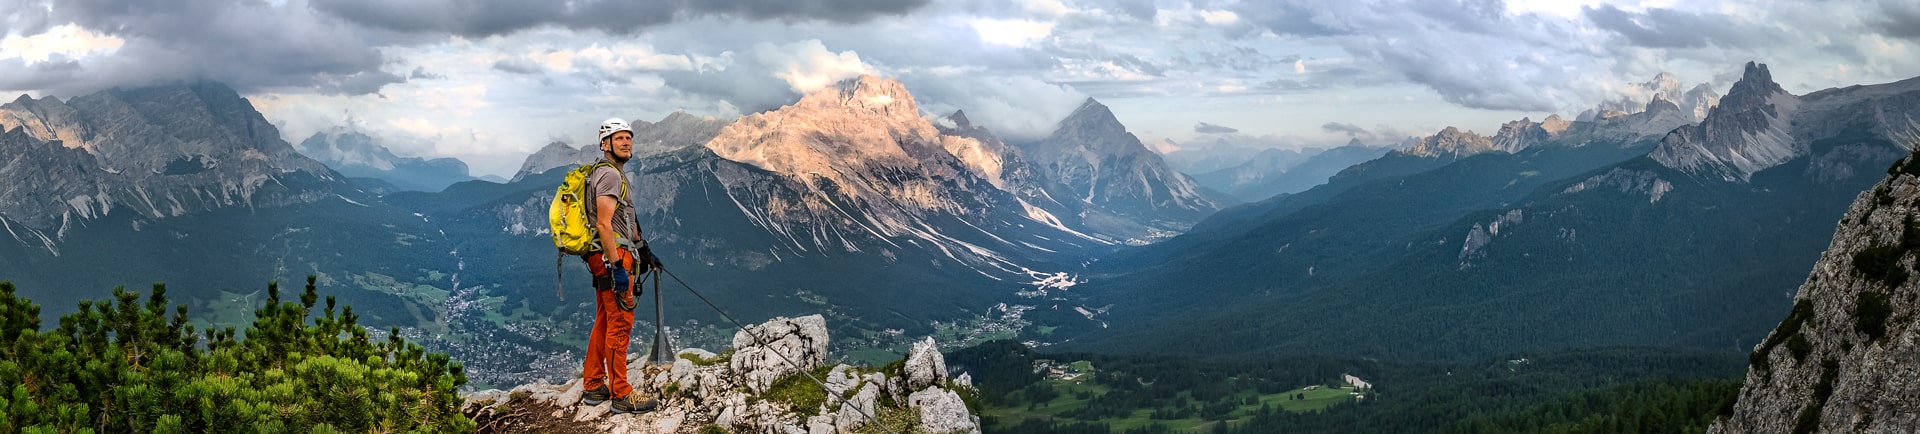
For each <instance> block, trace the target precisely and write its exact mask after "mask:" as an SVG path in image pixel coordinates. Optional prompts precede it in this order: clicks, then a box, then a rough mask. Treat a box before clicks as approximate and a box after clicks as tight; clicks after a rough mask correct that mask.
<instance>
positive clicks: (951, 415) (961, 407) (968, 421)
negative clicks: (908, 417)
mask: <svg viewBox="0 0 1920 434" xmlns="http://www.w3.org/2000/svg"><path fill="white" fill-rule="evenodd" d="M907 407H909V408H913V409H916V410H918V411H919V412H920V429H921V430H922V431H926V432H930V433H969V434H980V425H979V424H976V423H974V421H973V413H972V412H969V411H967V403H966V402H965V401H961V400H960V394H958V393H954V392H953V391H951V390H947V389H942V388H939V387H929V388H927V389H926V390H921V391H919V392H913V394H912V395H908V396H907Z"/></svg>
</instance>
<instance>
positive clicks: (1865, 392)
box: [1709, 156, 1920, 433]
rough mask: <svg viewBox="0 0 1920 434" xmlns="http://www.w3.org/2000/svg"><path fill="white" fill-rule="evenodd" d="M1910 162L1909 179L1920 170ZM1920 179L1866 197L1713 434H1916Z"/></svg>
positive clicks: (1902, 167) (1919, 408)
mask: <svg viewBox="0 0 1920 434" xmlns="http://www.w3.org/2000/svg"><path fill="white" fill-rule="evenodd" d="M1916 159H1920V157H1915V156H1909V157H1907V159H1906V160H1903V161H1901V162H1900V163H1898V165H1896V169H1899V170H1898V171H1899V172H1906V171H1907V170H1912V169H1908V168H1910V167H1911V168H1914V169H1920V165H1917V164H1916V162H1915V161H1914V160H1916ZM1916 210H1920V178H1916V177H1915V176H1914V175H1911V174H1908V173H1896V174H1894V175H1893V176H1891V177H1889V178H1888V179H1887V180H1885V181H1882V182H1881V183H1879V184H1877V185H1875V186H1874V188H1873V189H1872V190H1870V191H1868V192H1864V193H1861V194H1860V196H1859V198H1858V199H1856V200H1855V201H1854V203H1853V206H1852V207H1851V208H1850V209H1849V210H1848V211H1847V214H1846V215H1845V216H1844V217H1842V218H1841V220H1840V224H1839V225H1838V227H1837V228H1836V229H1835V231H1834V235H1833V241H1832V243H1831V244H1829V246H1828V248H1827V251H1826V252H1825V253H1823V254H1821V257H1820V260H1819V261H1818V262H1816V263H1815V264H1814V267H1813V273H1812V274H1811V275H1810V276H1808V277H1807V281H1806V283H1805V284H1803V285H1801V286H1800V290H1799V293H1798V294H1797V295H1795V297H1794V299H1795V301H1794V303H1795V304H1794V308H1793V311H1792V313H1791V314H1789V315H1788V317H1787V319H1786V320H1785V321H1782V322H1781V324H1780V326H1779V327H1778V328H1776V329H1774V331H1773V332H1772V333H1771V334H1770V335H1769V336H1768V337H1767V339H1766V340H1764V341H1762V342H1761V344H1760V345H1759V346H1758V347H1757V348H1756V349H1755V351H1754V356H1753V360H1754V364H1753V366H1751V367H1750V368H1749V369H1748V371H1747V376H1746V381H1745V383H1744V384H1743V385H1742V387H1741V389H1740V397H1739V400H1738V401H1737V402H1736V403H1735V404H1734V408H1733V415H1732V416H1730V417H1727V418H1723V419H1721V420H1719V421H1717V422H1716V423H1715V424H1714V425H1713V426H1712V427H1711V428H1710V429H1709V432H1711V433H1787V432H1872V433H1881V432H1911V431H1912V430H1913V429H1914V427H1916V426H1920V365H1917V364H1914V363H1912V361H1913V360H1915V359H1920V327H1915V325H1916V321H1915V318H1916V315H1917V314H1920V279H1916V278H1913V277H1914V276H1913V275H1914V274H1915V271H1914V267H1915V265H1916V264H1915V262H1916V255H1915V252H1916V251H1917V250H1920V246H1915V245H1913V242H1912V241H1909V239H1910V237H1912V236H1913V235H1914V233H1913V232H1914V231H1920V224H1916V223H1913V221H1914V220H1913V219H1914V218H1916V217H1917V216H1916V214H1917V213H1916Z"/></svg>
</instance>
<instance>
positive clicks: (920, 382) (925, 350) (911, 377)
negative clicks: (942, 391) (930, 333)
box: [905, 337, 947, 390]
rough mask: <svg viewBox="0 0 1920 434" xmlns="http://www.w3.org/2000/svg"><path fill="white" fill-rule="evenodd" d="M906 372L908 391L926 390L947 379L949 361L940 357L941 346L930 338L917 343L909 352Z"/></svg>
mask: <svg viewBox="0 0 1920 434" xmlns="http://www.w3.org/2000/svg"><path fill="white" fill-rule="evenodd" d="M905 370H906V373H905V375H906V376H907V388H908V389H912V390H920V389H925V388H927V387H931V386H936V385H939V383H940V382H941V381H942V380H945V379H946V378H947V359H946V357H944V356H941V355H940V346H939V345H938V344H936V343H934V341H933V338H932V337H928V338H927V339H926V340H923V341H920V342H915V343H914V344H913V349H911V350H908V351H907V366H906V368H905Z"/></svg>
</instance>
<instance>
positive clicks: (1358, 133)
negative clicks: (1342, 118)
mask: <svg viewBox="0 0 1920 434" xmlns="http://www.w3.org/2000/svg"><path fill="white" fill-rule="evenodd" d="M1320 129H1321V130H1323V131H1326V132H1329V133H1336V134H1346V135H1347V137H1351V138H1355V139H1366V140H1373V138H1374V134H1373V132H1372V131H1367V129H1366V128H1362V127H1360V126H1359V125H1354V124H1349V123H1344V122H1328V123H1327V124H1326V125H1321V126H1320Z"/></svg>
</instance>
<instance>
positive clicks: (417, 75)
mask: <svg viewBox="0 0 1920 434" xmlns="http://www.w3.org/2000/svg"><path fill="white" fill-rule="evenodd" d="M446 78H447V76H446V74H435V73H431V72H427V67H425V66H415V67H413V72H410V73H407V79H408V80H444V79H446Z"/></svg>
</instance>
